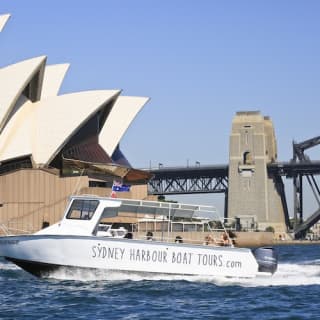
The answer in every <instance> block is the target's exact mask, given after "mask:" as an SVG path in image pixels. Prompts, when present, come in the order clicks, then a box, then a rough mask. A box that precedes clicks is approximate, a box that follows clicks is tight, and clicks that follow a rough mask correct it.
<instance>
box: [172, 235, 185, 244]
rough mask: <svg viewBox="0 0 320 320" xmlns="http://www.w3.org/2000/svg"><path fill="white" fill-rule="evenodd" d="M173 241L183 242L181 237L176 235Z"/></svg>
mask: <svg viewBox="0 0 320 320" xmlns="http://www.w3.org/2000/svg"><path fill="white" fill-rule="evenodd" d="M174 242H175V243H183V239H182V237H181V236H176V239H175V240H174Z"/></svg>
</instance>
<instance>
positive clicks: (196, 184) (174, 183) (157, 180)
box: [148, 161, 320, 195]
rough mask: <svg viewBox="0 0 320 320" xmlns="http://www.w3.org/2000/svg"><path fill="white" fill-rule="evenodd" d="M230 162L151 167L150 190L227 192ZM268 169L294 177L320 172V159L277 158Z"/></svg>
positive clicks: (187, 192)
mask: <svg viewBox="0 0 320 320" xmlns="http://www.w3.org/2000/svg"><path fill="white" fill-rule="evenodd" d="M228 170H229V166H228V165H209V166H190V167H167V168H166V167H162V168H159V169H152V170H149V171H150V173H152V174H153V178H152V179H151V180H150V181H149V185H148V190H149V194H153V195H170V194H194V193H226V191H227V190H228ZM268 173H269V174H270V175H274V176H278V177H279V176H285V177H288V178H293V177H294V176H297V175H319V174H320V161H304V162H275V163H270V164H268Z"/></svg>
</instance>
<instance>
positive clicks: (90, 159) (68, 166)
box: [0, 15, 150, 233]
mask: <svg viewBox="0 0 320 320" xmlns="http://www.w3.org/2000/svg"><path fill="white" fill-rule="evenodd" d="M9 17H10V15H1V16H0V31H2V30H3V28H4V25H5V24H6V22H7V21H8V19H9ZM0 35H1V33H0ZM46 61H47V57H46V56H39V57H35V58H32V59H27V60H24V61H21V62H17V63H15V64H12V65H9V66H5V67H2V68H0V88H1V89H0V225H1V224H3V225H5V226H6V228H10V229H11V230H16V232H17V233H19V232H24V231H29V232H33V231H36V230H39V229H41V228H42V227H43V226H46V225H48V224H52V223H54V222H56V221H57V220H59V219H60V218H61V215H62V214H63V210H64V208H65V206H66V203H67V201H68V198H69V196H70V195H71V194H84V193H85V194H97V195H101V196H110V194H111V187H112V184H113V181H114V179H117V181H126V182H127V183H130V184H132V187H131V190H130V192H126V193H125V194H123V197H125V198H131V197H132V198H137V199H143V198H146V197H147V186H146V181H147V180H148V179H149V177H150V174H149V173H147V172H145V171H141V170H135V169H134V168H132V167H131V165H130V163H129V161H128V160H127V159H126V157H125V156H124V154H123V153H122V151H121V150H120V140H121V138H122V136H123V135H124V133H125V132H126V130H127V129H128V127H129V126H130V124H131V122H132V121H133V119H134V118H135V116H136V115H137V114H138V112H139V111H140V110H141V109H142V107H143V106H144V105H145V104H146V103H147V101H148V100H149V99H148V98H146V97H128V96H122V95H121V90H94V91H85V92H76V93H69V94H63V95H60V94H59V90H60V86H61V84H62V81H63V79H64V77H65V74H66V72H67V70H68V68H69V65H68V64H57V65H47V63H46ZM0 232H1V231H0Z"/></svg>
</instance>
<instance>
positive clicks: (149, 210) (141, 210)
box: [72, 195, 221, 220]
mask: <svg viewBox="0 0 320 320" xmlns="http://www.w3.org/2000/svg"><path fill="white" fill-rule="evenodd" d="M72 198H77V199H79V198H81V199H92V200H100V201H101V200H104V201H112V202H118V203H119V206H118V208H114V209H116V210H109V211H108V213H107V212H105V213H104V215H103V216H104V217H106V218H107V217H110V218H111V217H115V216H117V215H118V212H126V213H134V214H152V215H160V216H166V217H170V218H185V219H207V220H213V219H215V220H217V219H221V217H219V214H218V211H217V209H216V207H214V206H204V205H194V204H182V203H174V202H163V201H149V200H136V199H121V198H109V197H96V196H92V195H89V196H88V195H84V196H76V197H72Z"/></svg>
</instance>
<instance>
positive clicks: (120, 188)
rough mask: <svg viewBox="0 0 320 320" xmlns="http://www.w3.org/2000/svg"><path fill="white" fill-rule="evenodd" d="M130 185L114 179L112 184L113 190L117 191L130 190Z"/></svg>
mask: <svg viewBox="0 0 320 320" xmlns="http://www.w3.org/2000/svg"><path fill="white" fill-rule="evenodd" d="M130 187H131V186H130V185H127V184H122V183H121V182H119V181H113V185H112V191H115V192H129V191H130Z"/></svg>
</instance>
